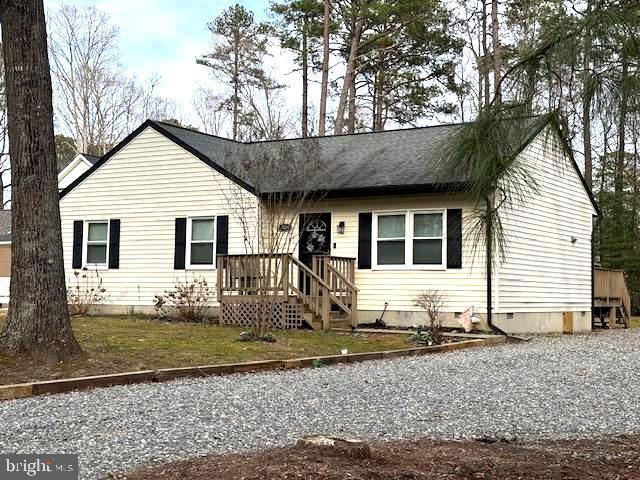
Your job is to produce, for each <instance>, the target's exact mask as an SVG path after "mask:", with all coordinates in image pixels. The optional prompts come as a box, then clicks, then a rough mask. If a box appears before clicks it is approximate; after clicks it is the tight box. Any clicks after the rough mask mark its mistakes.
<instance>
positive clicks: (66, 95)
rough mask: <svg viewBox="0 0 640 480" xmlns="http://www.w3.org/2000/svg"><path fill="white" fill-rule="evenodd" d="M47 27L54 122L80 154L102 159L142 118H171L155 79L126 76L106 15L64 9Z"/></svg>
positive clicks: (172, 107)
mask: <svg viewBox="0 0 640 480" xmlns="http://www.w3.org/2000/svg"><path fill="white" fill-rule="evenodd" d="M49 27H50V32H49V49H50V57H51V61H52V64H51V71H52V73H53V85H54V93H55V107H56V113H57V122H58V124H59V126H60V127H62V129H63V130H64V131H66V132H67V133H68V134H70V135H71V136H72V137H73V138H74V140H75V145H76V148H77V149H78V151H79V152H87V153H93V154H97V155H101V154H104V153H106V152H107V151H108V150H109V149H111V148H112V147H113V146H114V145H115V144H116V143H117V142H118V141H119V140H121V139H122V138H123V137H124V136H125V135H126V134H128V133H129V132H130V131H131V130H132V129H133V128H134V127H135V126H136V125H138V124H139V123H141V122H142V121H143V120H145V119H146V118H155V119H165V118H175V117H176V107H175V105H174V104H173V103H172V102H170V101H167V100H165V99H163V98H161V97H158V96H157V95H156V87H157V84H158V81H159V78H158V77H157V76H152V77H151V78H150V79H149V80H148V82H146V83H141V82H139V81H138V80H137V79H136V78H133V77H129V76H127V75H126V74H125V71H124V68H123V66H122V65H121V63H120V52H119V49H118V39H119V32H118V29H117V27H115V26H114V25H113V24H112V23H111V20H110V18H109V16H108V15H107V14H106V13H105V12H103V11H101V10H99V9H97V8H95V7H92V6H82V7H76V6H70V5H64V4H63V5H62V6H60V7H59V8H58V9H56V10H53V11H51V12H50V15H49Z"/></svg>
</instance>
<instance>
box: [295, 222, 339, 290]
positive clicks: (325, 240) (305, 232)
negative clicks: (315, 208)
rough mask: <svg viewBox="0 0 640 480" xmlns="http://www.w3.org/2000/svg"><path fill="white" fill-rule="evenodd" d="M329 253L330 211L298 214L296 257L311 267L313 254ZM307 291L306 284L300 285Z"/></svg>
mask: <svg viewBox="0 0 640 480" xmlns="http://www.w3.org/2000/svg"><path fill="white" fill-rule="evenodd" d="M330 253H331V213H303V214H301V215H300V245H299V247H298V258H299V259H300V261H301V262H302V263H304V264H305V265H306V266H307V267H309V268H313V267H312V262H313V256H314V255H329V254H330ZM300 288H301V289H304V291H308V288H309V286H308V285H302V282H301V285H300Z"/></svg>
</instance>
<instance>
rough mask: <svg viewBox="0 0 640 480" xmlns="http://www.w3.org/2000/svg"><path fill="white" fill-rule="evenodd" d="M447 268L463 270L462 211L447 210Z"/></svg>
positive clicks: (458, 209)
mask: <svg viewBox="0 0 640 480" xmlns="http://www.w3.org/2000/svg"><path fill="white" fill-rule="evenodd" d="M447 268H462V209H460V208H450V209H448V210H447Z"/></svg>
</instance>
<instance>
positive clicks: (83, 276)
mask: <svg viewBox="0 0 640 480" xmlns="http://www.w3.org/2000/svg"><path fill="white" fill-rule="evenodd" d="M73 278H74V281H73V285H71V286H70V287H67V302H68V303H69V315H81V316H84V315H87V314H88V313H89V311H90V310H91V308H92V307H93V306H96V305H100V304H102V303H104V301H105V300H106V299H107V295H106V292H107V290H106V289H105V288H104V287H103V286H102V278H101V277H100V273H99V272H98V270H95V271H89V270H88V269H87V268H86V267H84V268H83V269H82V270H80V271H77V270H74V272H73Z"/></svg>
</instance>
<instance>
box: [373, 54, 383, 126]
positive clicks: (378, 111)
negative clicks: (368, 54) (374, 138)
mask: <svg viewBox="0 0 640 480" xmlns="http://www.w3.org/2000/svg"><path fill="white" fill-rule="evenodd" d="M379 56H380V62H379V67H378V71H377V74H376V77H375V80H374V81H375V84H374V91H375V96H374V115H373V130H374V131H375V132H381V131H382V130H383V129H384V125H383V121H382V115H383V110H384V107H383V105H384V83H385V81H384V69H385V62H384V54H383V53H380V55H379Z"/></svg>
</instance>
